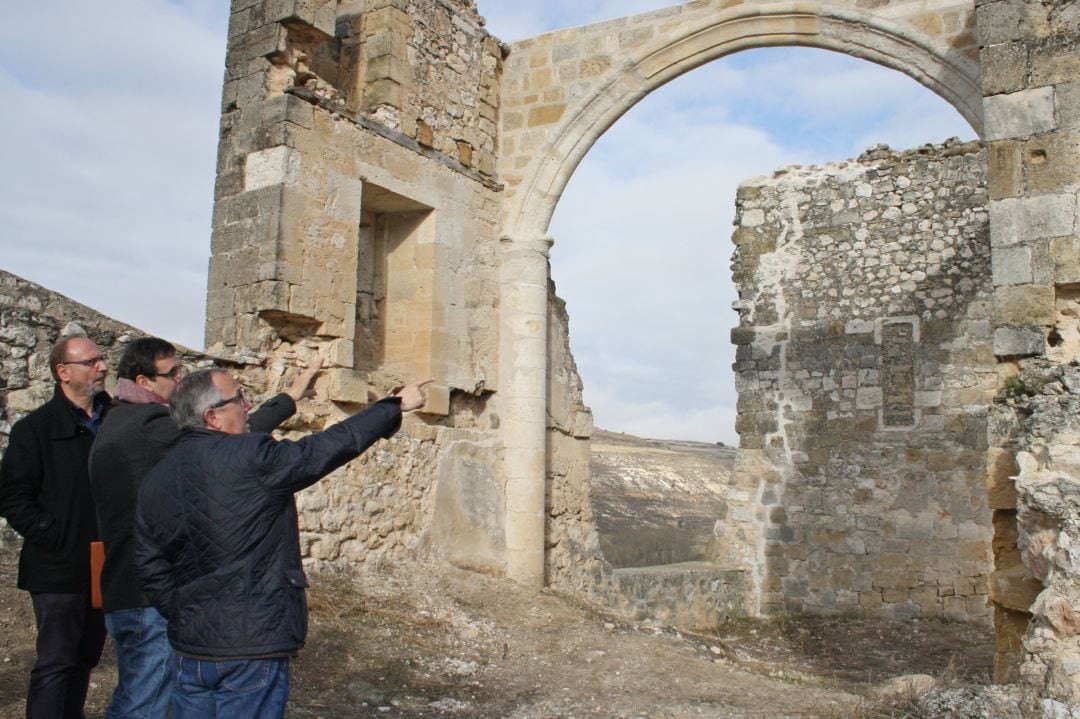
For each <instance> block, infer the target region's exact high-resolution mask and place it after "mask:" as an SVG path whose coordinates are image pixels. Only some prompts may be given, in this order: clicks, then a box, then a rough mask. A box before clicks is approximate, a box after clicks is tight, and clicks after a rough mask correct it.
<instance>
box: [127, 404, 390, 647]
mask: <svg viewBox="0 0 1080 719" xmlns="http://www.w3.org/2000/svg"><path fill="white" fill-rule="evenodd" d="M400 424H401V402H400V400H399V399H397V398H390V399H385V400H382V401H381V402H378V403H376V404H374V405H372V406H371V407H369V408H368V409H366V410H365V411H363V412H361V413H360V414H357V415H354V416H353V417H350V418H348V419H346V420H344V421H342V422H339V423H338V424H336V425H334V426H333V427H331V428H330V429H327V430H325V431H323V432H319V433H317V434H312V435H310V436H308V437H305V438H303V439H301V440H299V441H296V442H290V441H275V440H274V439H273V438H272V437H271V436H270V435H267V434H261V433H254V432H253V433H249V434H240V435H229V434H222V433H220V432H214V431H212V430H193V431H187V432H185V433H184V435H183V436H182V437H181V439H180V441H179V443H178V444H177V446H176V447H175V448H174V449H173V450H172V451H170V452H169V454H167V455H166V456H165V458H164V459H163V460H162V461H161V462H160V463H159V464H158V465H157V466H156V467H154V468H153V469H152V470H151V471H150V473H149V474H147V476H146V478H145V479H144V480H143V483H142V487H141V488H140V490H139V500H138V509H137V512H136V526H135V567H136V573H137V575H138V578H139V582H140V584H141V585H142V589H143V591H144V592H145V593H146V596H147V597H148V598H149V599H150V601H151V602H153V604H154V606H155V607H157V609H158V611H160V612H161V613H162V615H164V617H165V619H166V620H167V621H168V625H169V641H170V642H171V643H172V645H173V648H174V649H176V651H177V652H179V653H180V654H183V655H186V656H190V657H195V658H201V659H246V658H255V657H272V656H289V655H292V654H295V653H296V651H297V650H298V649H299V648H300V647H301V646H303V644H304V639H305V637H306V636H307V603H306V600H305V597H304V587H306V586H307V580H306V579H305V577H304V571H303V568H302V566H301V563H300V545H299V531H298V529H297V522H296V504H295V501H294V499H293V493H295V492H297V491H299V490H301V489H303V488H305V487H308V486H310V485H312V484H314V483H315V482H317V481H318V480H319V479H320V478H322V477H323V476H325V475H326V474H328V473H329V472H331V471H333V470H334V469H336V468H338V467H340V466H341V465H343V464H345V463H346V462H348V461H349V460H351V459H353V458H355V457H357V456H358V455H359V454H360V453H361V452H363V451H364V450H365V449H367V448H368V447H370V446H371V445H372V444H374V443H375V442H376V441H377V440H378V439H379V438H382V437H389V436H391V435H392V434H393V433H394V432H396V431H397V429H398V427H399V426H400Z"/></svg>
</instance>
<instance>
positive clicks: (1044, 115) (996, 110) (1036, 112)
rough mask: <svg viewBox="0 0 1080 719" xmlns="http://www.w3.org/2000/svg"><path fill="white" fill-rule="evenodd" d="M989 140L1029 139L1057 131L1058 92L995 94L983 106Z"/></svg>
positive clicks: (1044, 89) (1050, 88)
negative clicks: (1055, 108)
mask: <svg viewBox="0 0 1080 719" xmlns="http://www.w3.org/2000/svg"><path fill="white" fill-rule="evenodd" d="M983 108H984V110H985V112H986V139H987V140H990V141H993V140H1006V139H1009V138H1016V137H1028V136H1031V135H1038V134H1040V133H1043V132H1047V131H1049V130H1053V129H1055V127H1056V126H1057V121H1056V119H1055V117H1054V89H1053V88H1052V87H1038V88H1033V89H1030V90H1020V91H1018V92H1011V93H1008V94H1005V95H992V96H990V97H988V98H986V100H985V101H984V103H983Z"/></svg>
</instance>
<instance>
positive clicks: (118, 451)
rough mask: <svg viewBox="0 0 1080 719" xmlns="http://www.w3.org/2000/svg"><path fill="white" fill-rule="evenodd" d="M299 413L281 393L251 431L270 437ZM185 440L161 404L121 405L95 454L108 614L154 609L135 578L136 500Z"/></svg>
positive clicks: (93, 483)
mask: <svg viewBox="0 0 1080 719" xmlns="http://www.w3.org/2000/svg"><path fill="white" fill-rule="evenodd" d="M294 412H296V403H295V402H293V400H292V397H290V396H289V395H287V394H285V393H282V394H279V395H277V396H275V397H272V398H271V399H269V400H267V401H266V402H265V403H263V405H262V406H261V407H259V409H257V410H256V411H254V412H252V413H251V416H250V418H249V424H250V426H251V429H252V431H255V432H269V431H270V430H272V429H274V428H275V427H277V426H278V425H279V424H281V423H282V422H284V421H285V420H286V419H288V418H289V417H291V416H292V415H293V413H294ZM179 439H180V428H179V427H177V426H176V423H175V422H173V420H172V417H170V416H169V408H168V407H165V406H163V405H160V404H153V403H149V404H132V403H131V402H118V403H117V404H116V405H115V406H114V407H113V408H112V411H111V412H110V413H109V416H108V418H107V419H106V421H105V422H104V423H103V424H102V425H101V429H100V430H99V431H98V434H97V439H96V440H95V441H94V448H93V449H92V450H91V451H90V488H91V489H92V490H93V494H94V504H95V505H96V507H97V522H98V529H99V531H100V534H101V539H102V541H103V542H104V543H105V566H104V567H103V568H102V570H101V602H102V606H103V607H104V609H105V611H106V612H115V611H118V610H121V609H137V608H139V607H148V606H150V600H148V599H147V598H146V596H145V595H144V594H143V593H142V590H141V589H140V588H139V582H138V580H137V579H136V578H135V557H134V550H135V501H136V499H137V497H138V494H139V485H140V484H141V483H142V480H143V477H145V476H146V473H147V472H149V471H150V469H151V468H152V467H153V466H154V465H156V464H157V463H158V462H159V461H160V460H161V458H162V457H164V456H165V455H166V454H167V453H168V451H169V450H170V449H171V448H172V446H173V445H174V444H176V442H177V440H179Z"/></svg>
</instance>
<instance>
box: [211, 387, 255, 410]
mask: <svg viewBox="0 0 1080 719" xmlns="http://www.w3.org/2000/svg"><path fill="white" fill-rule="evenodd" d="M233 402H235V403H236V404H238V405H240V406H243V405H245V404H247V400H245V399H244V392H243V390H239V389H238V390H236V394H234V395H233V396H232V397H229V398H228V399H223V400H221V401H219V402H214V403H213V404H212V405H210V407H209V409H221V408H222V407H224V406H225V405H227V404H232V403H233Z"/></svg>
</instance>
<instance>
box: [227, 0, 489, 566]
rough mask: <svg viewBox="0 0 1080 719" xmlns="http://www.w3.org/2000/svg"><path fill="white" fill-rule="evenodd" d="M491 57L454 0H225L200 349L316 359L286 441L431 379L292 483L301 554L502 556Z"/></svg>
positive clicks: (485, 40)
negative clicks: (419, 393) (401, 409)
mask: <svg viewBox="0 0 1080 719" xmlns="http://www.w3.org/2000/svg"><path fill="white" fill-rule="evenodd" d="M501 60H502V50H501V48H500V46H499V44H498V43H497V42H496V41H495V40H493V39H492V38H491V37H490V36H489V35H488V34H487V33H486V32H485V31H484V30H483V28H482V21H481V20H480V18H479V16H478V15H477V14H476V10H475V7H474V6H473V4H472V2H469V1H467V0H410V1H408V2H406V1H404V0H356V1H346V2H329V1H325V0H317V1H316V2H300V1H297V2H268V1H265V0H234V2H233V4H232V16H231V18H230V30H229V49H228V53H227V56H226V83H225V88H224V92H223V102H222V120H221V142H220V145H219V152H218V178H217V186H216V191H215V208H214V219H213V233H212V238H211V251H212V257H211V261H210V278H209V287H208V302H207V325H206V341H207V346H208V347H209V348H210V350H211V351H212V352H214V353H215V354H216V355H219V356H225V357H229V358H232V359H234V360H237V361H243V362H245V363H247V364H248V365H250V366H251V367H253V368H254V369H251V370H249V372H253V373H255V375H258V373H259V372H260V371H268V368H272V367H275V366H292V365H293V364H296V363H299V364H304V363H306V362H309V361H313V360H314V359H315V358H316V357H321V358H323V359H324V361H325V362H326V364H327V369H326V370H325V371H324V372H323V373H322V375H321V376H320V378H319V379H318V383H317V391H318V393H319V398H320V401H318V402H315V403H312V404H310V406H305V407H304V408H303V409H302V412H301V414H300V416H298V417H297V418H295V419H294V420H293V421H292V422H291V423H290V424H289V425H287V429H288V431H290V432H292V433H295V435H296V436H299V435H300V434H302V433H304V432H307V431H312V430H317V429H320V428H322V427H324V426H326V424H328V423H330V422H333V421H336V420H337V419H339V418H340V417H342V416H345V415H347V414H351V413H353V412H355V411H357V410H359V409H360V408H361V407H362V406H364V405H365V404H366V403H368V402H370V401H372V400H375V399H378V398H379V397H382V396H385V395H386V394H387V393H388V392H390V391H391V390H392V389H393V388H395V387H397V386H400V385H402V384H405V383H406V382H408V381H412V380H418V379H426V378H432V379H434V382H433V383H432V385H430V386H429V389H428V404H427V406H426V408H425V412H424V413H423V414H418V415H415V416H410V417H408V418H406V421H405V424H404V428H403V431H402V433H401V434H400V435H398V436H397V437H395V438H394V439H393V440H390V441H389V442H387V443H385V444H382V445H380V446H379V447H378V448H376V449H375V450H373V451H372V452H371V453H369V454H368V455H367V456H365V457H363V458H361V459H360V460H358V461H357V462H353V463H350V464H349V465H348V466H347V467H345V468H342V469H341V470H339V471H338V472H337V473H336V475H335V477H333V478H332V479H331V480H330V481H327V482H322V483H320V484H318V485H316V486H315V487H313V488H311V489H310V490H308V491H306V492H304V493H302V494H301V495H300V496H299V497H298V505H299V508H300V510H301V517H300V522H301V531H302V543H303V550H304V552H305V555H306V556H308V557H309V558H310V560H311V561H312V562H315V563H319V564H322V563H339V562H356V561H372V560H379V559H381V558H383V557H390V556H400V555H403V554H409V553H415V552H421V551H423V552H426V551H430V552H432V553H435V554H438V555H440V556H444V557H446V558H448V559H451V560H453V561H456V562H458V563H460V564H464V565H467V566H470V567H473V568H476V569H481V570H484V571H491V572H500V571H503V569H504V565H505V556H504V555H505V532H506V528H505V523H504V518H503V515H504V511H505V499H504V480H503V478H502V475H501V473H500V471H499V460H500V456H499V452H498V447H497V442H498V431H499V426H500V413H501V410H500V408H499V407H498V404H499V400H498V397H497V396H496V395H495V394H494V393H495V391H496V390H497V389H498V385H499V351H498V342H499V328H498V319H499V314H498V307H499V301H500V299H499V261H498V257H497V251H498V241H497V238H496V223H497V213H498V208H499V195H500V191H501V186H500V185H499V184H498V182H497V181H496V179H495V178H494V177H493V176H492V173H493V168H494V154H493V153H494V142H495V140H494V136H495V128H494V123H493V117H494V114H495V111H496V109H495V108H496V107H497V97H498V92H497V87H498V78H499V74H500V72H501ZM262 379H263V378H261V377H259V376H253V377H252V380H251V381H252V382H253V383H255V384H258V383H259V382H260V381H261V380H262Z"/></svg>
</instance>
